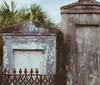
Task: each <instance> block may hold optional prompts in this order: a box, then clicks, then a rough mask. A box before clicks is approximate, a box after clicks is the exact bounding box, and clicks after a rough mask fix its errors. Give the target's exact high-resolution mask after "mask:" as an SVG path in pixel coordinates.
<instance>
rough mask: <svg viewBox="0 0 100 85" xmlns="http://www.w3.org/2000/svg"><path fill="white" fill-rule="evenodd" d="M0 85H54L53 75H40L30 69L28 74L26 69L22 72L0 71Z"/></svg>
mask: <svg viewBox="0 0 100 85" xmlns="http://www.w3.org/2000/svg"><path fill="white" fill-rule="evenodd" d="M0 85H55V75H52V74H50V75H41V74H39V71H38V70H37V69H36V71H35V72H34V71H33V69H31V70H30V72H29V73H28V72H27V69H25V70H24V72H22V70H21V69H20V70H19V72H16V69H14V70H13V71H12V72H10V71H7V70H6V69H0Z"/></svg>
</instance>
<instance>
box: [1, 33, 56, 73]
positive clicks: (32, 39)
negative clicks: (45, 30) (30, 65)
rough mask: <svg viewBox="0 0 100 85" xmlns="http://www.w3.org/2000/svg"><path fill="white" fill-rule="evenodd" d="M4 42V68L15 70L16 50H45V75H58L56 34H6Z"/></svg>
mask: <svg viewBox="0 0 100 85" xmlns="http://www.w3.org/2000/svg"><path fill="white" fill-rule="evenodd" d="M3 40H4V49H3V54H4V55H3V66H4V67H5V68H7V69H9V70H11V69H13V64H14V63H13V62H14V61H13V60H14V59H13V57H14V56H13V51H14V50H45V54H44V56H45V59H44V61H43V62H44V67H43V68H42V69H44V70H45V71H44V72H43V74H50V73H52V74H55V73H56V36H55V35H54V34H48V35H45V34H38V33H37V35H36V34H33V35H32V34H30V33H28V34H13V33H4V34H3ZM37 57H38V56H37Z"/></svg>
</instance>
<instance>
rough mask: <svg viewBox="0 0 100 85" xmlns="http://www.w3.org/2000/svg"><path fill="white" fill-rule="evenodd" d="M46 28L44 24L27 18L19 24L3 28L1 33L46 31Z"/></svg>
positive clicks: (0, 30)
mask: <svg viewBox="0 0 100 85" xmlns="http://www.w3.org/2000/svg"><path fill="white" fill-rule="evenodd" d="M44 32H45V28H44V27H43V25H42V24H40V23H37V22H32V21H30V20H26V21H23V22H20V23H18V24H15V25H12V26H9V27H6V28H1V29H0V33H44Z"/></svg>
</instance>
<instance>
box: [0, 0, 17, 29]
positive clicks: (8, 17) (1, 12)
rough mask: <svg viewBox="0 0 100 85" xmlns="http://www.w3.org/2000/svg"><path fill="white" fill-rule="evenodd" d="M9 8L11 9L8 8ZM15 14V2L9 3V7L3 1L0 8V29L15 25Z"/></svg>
mask: <svg viewBox="0 0 100 85" xmlns="http://www.w3.org/2000/svg"><path fill="white" fill-rule="evenodd" d="M10 7H11V8H10ZM17 13H18V10H16V5H15V2H14V1H13V0H12V1H11V6H9V4H8V3H7V2H6V1H5V2H4V3H3V4H2V5H1V7H0V27H6V26H9V25H12V24H15V23H17Z"/></svg>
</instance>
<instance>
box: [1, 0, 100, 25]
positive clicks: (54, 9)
mask: <svg viewBox="0 0 100 85" xmlns="http://www.w3.org/2000/svg"><path fill="white" fill-rule="evenodd" d="M2 1H3V0H0V2H1V3H2ZM6 1H8V2H10V0H6ZM15 1H16V3H17V7H21V6H23V5H26V6H27V7H29V6H30V5H31V4H34V3H37V4H39V5H41V6H42V8H43V9H44V10H45V11H46V12H47V13H48V14H49V16H50V17H51V18H52V20H53V21H54V22H56V23H59V22H60V21H61V15H60V7H61V6H63V5H67V4H70V3H73V2H76V1H78V0H15ZM97 1H100V0H97Z"/></svg>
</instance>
